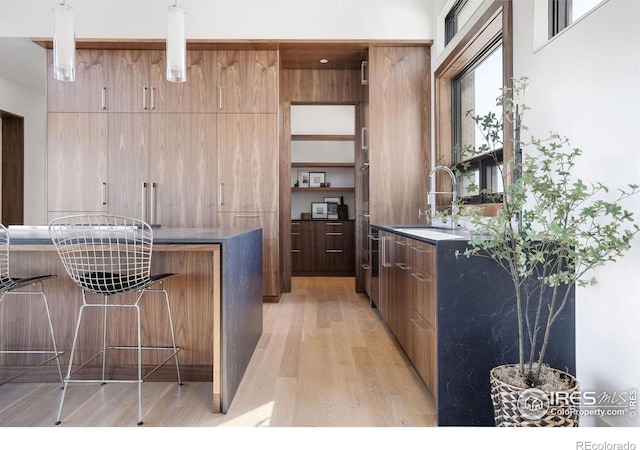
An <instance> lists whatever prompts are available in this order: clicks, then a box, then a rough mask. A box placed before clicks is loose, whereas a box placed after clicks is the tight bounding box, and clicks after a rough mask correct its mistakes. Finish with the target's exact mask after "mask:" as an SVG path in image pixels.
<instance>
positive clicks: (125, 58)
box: [107, 50, 163, 113]
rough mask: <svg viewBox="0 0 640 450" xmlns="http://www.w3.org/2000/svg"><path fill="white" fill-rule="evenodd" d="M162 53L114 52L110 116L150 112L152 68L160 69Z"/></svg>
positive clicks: (146, 51) (112, 57)
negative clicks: (112, 114)
mask: <svg viewBox="0 0 640 450" xmlns="http://www.w3.org/2000/svg"><path fill="white" fill-rule="evenodd" d="M162 53H163V52H160V51H155V50H113V51H111V52H109V54H108V58H109V81H110V84H109V88H108V93H107V94H108V95H107V98H108V100H107V108H108V110H109V111H110V112H137V113H139V112H148V111H150V110H151V108H152V92H151V88H152V86H151V81H150V79H149V73H150V68H151V66H152V65H160V64H161V62H162V60H163V54H162Z"/></svg>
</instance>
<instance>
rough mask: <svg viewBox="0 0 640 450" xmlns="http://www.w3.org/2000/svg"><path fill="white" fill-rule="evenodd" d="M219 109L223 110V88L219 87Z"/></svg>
mask: <svg viewBox="0 0 640 450" xmlns="http://www.w3.org/2000/svg"><path fill="white" fill-rule="evenodd" d="M218 109H219V110H222V86H218Z"/></svg>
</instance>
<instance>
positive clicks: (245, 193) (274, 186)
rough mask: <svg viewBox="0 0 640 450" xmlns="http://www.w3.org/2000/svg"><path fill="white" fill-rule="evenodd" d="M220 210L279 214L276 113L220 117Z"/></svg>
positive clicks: (225, 115)
mask: <svg viewBox="0 0 640 450" xmlns="http://www.w3.org/2000/svg"><path fill="white" fill-rule="evenodd" d="M217 135H218V148H217V152H218V181H219V183H220V184H219V186H218V189H219V192H218V195H219V199H218V202H219V203H218V210H219V211H227V212H277V210H278V180H277V162H278V149H277V121H276V115H275V114H219V115H218V133H217Z"/></svg>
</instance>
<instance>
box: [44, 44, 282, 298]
mask: <svg viewBox="0 0 640 450" xmlns="http://www.w3.org/2000/svg"><path fill="white" fill-rule="evenodd" d="M51 53H52V52H51V51H49V55H48V58H49V67H48V87H47V103H48V150H47V160H48V169H47V170H48V174H47V176H48V183H47V186H48V188H47V197H48V202H47V209H48V217H49V219H51V218H53V217H57V216H60V215H64V214H69V213H76V212H109V213H112V214H121V215H126V216H133V217H139V218H142V219H144V220H146V221H148V222H150V223H157V224H161V225H162V226H172V227H215V226H248V227H256V226H261V227H263V228H264V233H263V237H264V243H263V250H264V252H263V253H264V258H263V261H264V263H263V265H264V269H265V271H264V272H265V273H264V275H265V276H264V280H265V282H264V285H265V289H264V295H265V296H267V297H277V296H279V285H278V267H279V258H278V239H279V237H278V220H277V215H278V202H277V198H278V197H277V196H278V192H277V181H276V180H277V177H278V166H277V145H278V138H277V102H276V99H277V92H278V83H277V79H278V67H277V52H275V51H214V50H188V51H187V72H188V73H187V79H188V81H187V82H186V83H170V82H168V81H166V79H165V70H164V68H165V53H164V51H163V50H162V51H161V50H149V49H118V50H102V49H101V50H85V49H79V50H77V61H78V64H77V75H76V81H75V82H73V83H63V82H59V81H56V80H54V79H53V76H52V69H51V63H52V58H51Z"/></svg>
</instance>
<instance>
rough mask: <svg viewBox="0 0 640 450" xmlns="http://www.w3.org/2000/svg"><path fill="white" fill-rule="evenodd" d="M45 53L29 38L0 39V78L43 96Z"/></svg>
mask: <svg viewBox="0 0 640 450" xmlns="http://www.w3.org/2000/svg"><path fill="white" fill-rule="evenodd" d="M46 64H47V62H46V52H45V50H44V49H43V48H42V47H40V46H39V45H36V44H34V43H33V42H31V39H29V38H14V37H0V78H4V79H5V80H8V81H11V82H13V83H15V84H17V85H19V86H21V87H23V88H25V89H28V90H30V91H34V92H36V93H38V94H41V95H44V94H45V87H46V81H45V75H46Z"/></svg>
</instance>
